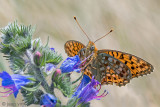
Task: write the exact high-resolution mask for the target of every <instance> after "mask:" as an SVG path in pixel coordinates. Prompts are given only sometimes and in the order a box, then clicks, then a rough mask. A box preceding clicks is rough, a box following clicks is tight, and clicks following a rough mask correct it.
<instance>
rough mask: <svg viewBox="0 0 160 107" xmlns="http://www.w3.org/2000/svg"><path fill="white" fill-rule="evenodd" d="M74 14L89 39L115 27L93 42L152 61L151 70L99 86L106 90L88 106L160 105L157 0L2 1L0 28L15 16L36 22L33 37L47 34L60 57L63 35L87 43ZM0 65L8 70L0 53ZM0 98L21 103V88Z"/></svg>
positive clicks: (159, 11) (44, 38)
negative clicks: (127, 80)
mask: <svg viewBox="0 0 160 107" xmlns="http://www.w3.org/2000/svg"><path fill="white" fill-rule="evenodd" d="M73 16H76V17H77V19H78V20H79V22H80V24H81V26H82V27H83V29H84V30H85V31H86V33H87V34H88V35H89V37H90V38H91V40H93V41H94V40H96V39H97V38H99V37H101V36H103V35H104V34H106V33H107V32H108V31H110V29H111V28H114V32H113V33H111V34H110V35H108V36H107V37H105V38H103V39H102V40H100V41H99V42H97V43H96V46H97V48H98V49H114V50H119V51H123V52H127V53H131V54H134V55H136V56H139V57H141V58H143V59H144V60H146V61H148V62H150V63H151V64H152V65H153V66H154V72H153V73H151V74H150V75H147V76H143V77H139V78H136V79H133V80H131V82H130V83H129V84H128V85H126V86H124V87H117V86H115V85H113V86H111V85H105V86H103V87H102V88H103V89H102V90H104V89H107V90H108V91H109V94H108V95H107V96H106V97H105V98H102V99H101V100H100V101H99V100H93V101H91V107H97V106H98V107H160V101H159V99H160V91H159V89H160V71H159V70H160V65H159V64H160V60H159V59H160V58H159V57H160V31H159V29H160V1H159V0H123V1H122V0H65V1H64V0H41V1H40V0H1V1H0V28H2V27H4V26H6V25H7V24H8V23H9V22H13V21H15V20H17V21H18V22H19V23H20V24H25V25H30V24H31V25H36V32H35V33H34V36H33V38H37V37H39V38H41V39H42V42H43V43H44V44H45V43H46V42H47V37H48V36H49V37H50V41H49V46H51V47H54V48H55V49H56V50H57V51H58V52H59V53H62V55H63V56H64V59H65V58H66V57H67V55H66V54H65V52H64V44H65V42H66V41H68V40H78V41H80V42H82V43H83V44H85V45H86V44H87V43H88V39H87V38H86V37H85V35H84V34H83V33H82V31H81V30H80V28H79V27H78V25H77V24H76V22H75V21H74V19H73ZM3 70H6V71H10V69H9V68H8V62H7V61H5V59H4V58H3V55H2V54H0V71H3ZM76 76H77V74H75V77H76ZM59 98H60V99H63V97H61V96H59ZM3 102H6V103H7V102H8V103H14V102H16V103H23V102H22V97H21V94H19V95H18V98H17V99H14V97H13V96H12V95H11V96H9V97H7V98H0V107H1V106H3V105H2V103H3ZM63 103H64V104H65V103H66V101H65V100H64V102H63ZM17 107H20V106H17ZM30 107H35V105H32V106H30ZM37 107H38V106H37Z"/></svg>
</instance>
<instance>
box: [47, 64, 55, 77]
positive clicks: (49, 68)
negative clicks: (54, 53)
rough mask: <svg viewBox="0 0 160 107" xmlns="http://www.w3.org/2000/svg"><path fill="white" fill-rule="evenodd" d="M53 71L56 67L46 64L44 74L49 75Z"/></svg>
mask: <svg viewBox="0 0 160 107" xmlns="http://www.w3.org/2000/svg"><path fill="white" fill-rule="evenodd" d="M53 70H56V65H54V64H52V63H47V64H46V71H45V72H46V73H47V74H49V73H50V72H52V71H53Z"/></svg>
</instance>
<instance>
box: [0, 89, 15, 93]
mask: <svg viewBox="0 0 160 107" xmlns="http://www.w3.org/2000/svg"><path fill="white" fill-rule="evenodd" d="M10 91H12V90H11V89H10V90H8V91H6V92H2V91H0V93H8V92H10Z"/></svg>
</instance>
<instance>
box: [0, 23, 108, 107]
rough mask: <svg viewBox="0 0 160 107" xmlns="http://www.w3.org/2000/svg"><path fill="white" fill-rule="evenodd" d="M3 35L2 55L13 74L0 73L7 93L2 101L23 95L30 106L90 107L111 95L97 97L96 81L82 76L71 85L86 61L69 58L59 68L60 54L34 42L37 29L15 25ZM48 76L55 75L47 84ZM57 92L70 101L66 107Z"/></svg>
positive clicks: (4, 93) (2, 30) (3, 94)
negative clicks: (11, 96)
mask: <svg viewBox="0 0 160 107" xmlns="http://www.w3.org/2000/svg"><path fill="white" fill-rule="evenodd" d="M1 32H2V42H1V44H0V52H1V53H3V54H5V56H7V57H6V58H7V60H9V62H10V66H9V67H10V68H11V71H12V72H13V74H11V75H10V74H9V73H8V72H6V71H2V72H0V79H1V80H2V83H1V85H0V90H2V89H3V90H5V91H0V97H8V96H10V95H12V94H13V95H14V97H15V98H17V95H18V93H20V92H21V94H22V96H23V100H24V102H25V104H26V105H27V106H29V105H31V104H36V105H40V106H41V107H61V106H63V107H76V106H79V107H81V106H83V107H85V106H86V105H87V107H88V105H89V101H91V100H93V99H98V100H99V99H101V98H102V97H104V96H106V95H107V94H108V92H106V91H104V93H103V94H102V95H100V96H98V94H99V92H100V89H101V84H100V83H99V82H98V81H97V80H95V79H94V77H92V78H90V77H89V76H87V75H83V74H82V76H81V77H80V78H78V79H77V80H75V81H71V75H72V73H71V72H77V73H81V71H83V69H82V68H81V66H82V65H85V63H84V62H85V60H86V59H87V58H86V59H85V60H84V61H81V60H80V57H79V56H78V55H76V56H74V57H68V58H66V59H65V60H64V61H63V63H62V64H61V65H60V67H59V65H58V64H59V63H60V62H61V61H62V56H61V54H58V53H57V52H56V50H55V49H54V48H50V47H49V46H48V45H45V46H43V45H42V43H41V40H40V39H39V38H38V39H35V40H32V35H33V32H34V28H32V27H31V26H23V25H21V26H19V25H18V24H17V23H16V22H14V23H13V24H9V25H8V26H7V27H5V28H3V29H1ZM47 44H48V43H47ZM49 75H52V77H51V80H50V82H51V83H50V82H49V81H47V80H48V79H47V78H48V76H49ZM80 80H81V81H80ZM77 81H80V84H79V85H78V86H77V85H75V83H76V82H77ZM99 86H100V87H99ZM98 87H99V89H98ZM55 88H57V89H58V90H60V91H61V92H62V94H63V95H64V97H67V98H69V101H68V103H67V104H66V105H63V104H62V103H61V101H60V99H58V98H57V94H56V93H55V92H54V89H55Z"/></svg>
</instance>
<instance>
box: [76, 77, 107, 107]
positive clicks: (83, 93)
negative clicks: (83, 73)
mask: <svg viewBox="0 0 160 107" xmlns="http://www.w3.org/2000/svg"><path fill="white" fill-rule="evenodd" d="M85 78H86V77H85ZM93 78H94V77H92V80H91V82H90V83H88V84H87V85H86V86H84V85H85V84H86V83H87V82H88V81H87V82H84V83H85V84H84V83H82V84H83V85H82V86H84V87H82V89H81V90H80V89H77V91H76V92H77V95H76V97H77V98H78V99H79V100H78V103H77V105H79V104H83V103H84V104H85V103H87V102H89V101H91V100H94V99H100V98H102V97H104V96H106V95H107V94H108V92H107V93H106V90H105V91H104V93H103V94H102V95H100V96H98V93H99V91H100V89H101V88H100V89H99V90H98V89H97V86H98V85H100V83H99V82H98V81H97V80H95V79H93ZM82 80H83V79H82ZM83 81H84V80H83ZM80 86H81V84H80Z"/></svg>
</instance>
